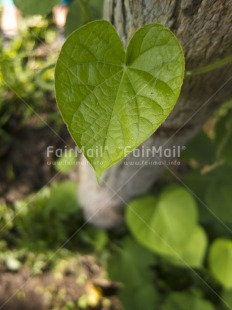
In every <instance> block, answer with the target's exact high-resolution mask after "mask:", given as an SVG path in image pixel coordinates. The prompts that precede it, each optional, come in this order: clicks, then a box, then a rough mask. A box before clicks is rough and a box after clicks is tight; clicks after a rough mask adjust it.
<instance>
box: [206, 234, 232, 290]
mask: <svg viewBox="0 0 232 310" xmlns="http://www.w3.org/2000/svg"><path fill="white" fill-rule="evenodd" d="M209 267H210V270H211V272H212V274H213V275H214V277H215V278H216V279H217V280H218V282H220V283H221V285H223V287H225V288H227V289H230V288H232V241H231V240H227V239H217V240H215V241H214V242H213V243H212V245H211V246H210V251H209Z"/></svg>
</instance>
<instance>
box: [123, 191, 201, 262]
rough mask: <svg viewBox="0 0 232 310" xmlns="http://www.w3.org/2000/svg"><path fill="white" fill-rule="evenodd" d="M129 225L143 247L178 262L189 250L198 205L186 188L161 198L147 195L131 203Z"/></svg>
mask: <svg viewBox="0 0 232 310" xmlns="http://www.w3.org/2000/svg"><path fill="white" fill-rule="evenodd" d="M126 222H127V224H128V226H129V228H130V230H131V232H132V234H133V235H134V237H135V238H136V239H137V240H138V241H139V242H140V243H141V244H143V245H144V246H145V247H147V248H149V249H150V250H152V251H154V252H156V253H159V254H161V255H164V256H168V257H169V258H172V257H174V258H175V260H176V258H177V257H178V258H182V253H183V252H184V251H187V249H186V247H187V245H188V242H189V241H190V239H191V238H190V237H191V235H192V234H193V233H194V230H195V228H196V227H197V226H196V225H197V206H196V203H195V201H194V199H193V197H192V195H191V194H190V193H189V192H188V191H187V190H186V189H184V188H181V187H170V188H167V189H166V190H165V191H163V192H162V193H161V195H160V196H159V197H158V198H156V197H153V196H146V197H142V198H139V199H136V200H134V201H132V202H131V203H130V204H129V206H128V208H127V210H126Z"/></svg>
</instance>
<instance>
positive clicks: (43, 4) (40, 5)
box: [14, 0, 60, 15]
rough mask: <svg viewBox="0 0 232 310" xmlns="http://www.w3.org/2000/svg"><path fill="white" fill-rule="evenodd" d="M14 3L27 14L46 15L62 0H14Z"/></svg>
mask: <svg viewBox="0 0 232 310" xmlns="http://www.w3.org/2000/svg"><path fill="white" fill-rule="evenodd" d="M14 3H15V5H16V6H17V8H18V9H19V10H20V11H21V12H23V14H25V15H46V14H48V13H50V12H51V11H52V8H53V7H54V6H55V5H57V4H59V3H60V0H46V1H45V0H41V1H38V0H26V1H25V0H14Z"/></svg>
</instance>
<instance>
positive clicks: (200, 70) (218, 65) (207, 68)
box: [185, 55, 232, 77]
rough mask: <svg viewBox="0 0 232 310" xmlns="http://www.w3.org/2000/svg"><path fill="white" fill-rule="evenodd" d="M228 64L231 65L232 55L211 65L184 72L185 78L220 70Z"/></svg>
mask: <svg viewBox="0 0 232 310" xmlns="http://www.w3.org/2000/svg"><path fill="white" fill-rule="evenodd" d="M229 63H232V55H229V56H228V57H225V58H223V59H221V60H218V61H216V62H214V63H212V64H209V65H207V66H203V67H199V68H196V69H192V70H189V71H186V73H185V76H186V77H188V76H193V75H199V74H203V73H206V72H209V71H213V70H215V69H218V68H221V67H222V66H225V65H227V64H229Z"/></svg>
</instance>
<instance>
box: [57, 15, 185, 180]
mask: <svg viewBox="0 0 232 310" xmlns="http://www.w3.org/2000/svg"><path fill="white" fill-rule="evenodd" d="M183 76H184V57H183V52H182V49H181V46H180V44H179V42H178V41H177V39H176V38H175V36H174V35H173V33H172V32H171V31H170V30H168V29H167V28H165V27H164V26H162V25H158V24H150V25H147V26H145V27H143V28H141V29H139V30H138V31H137V32H136V33H135V34H134V36H133V38H132V39H131V41H130V43H129V46H128V48H127V51H126V52H125V51H124V48H123V45H122V42H121V40H120V39H119V37H118V35H117V33H116V31H115V29H114V27H113V26H112V25H111V24H110V23H109V22H107V21H95V22H92V23H89V24H87V25H85V26H83V27H81V28H79V29H78V30H77V31H75V32H74V33H73V34H71V35H70V37H69V38H68V39H67V40H66V42H65V44H64V45H63V47H62V50H61V53H60V55H59V59H58V61H57V65H56V71H55V88H56V98H57V102H58V106H59V109H60V112H61V114H62V116H63V119H64V121H65V123H66V124H67V126H68V129H69V131H70V133H71V135H72V137H73V139H74V140H75V142H76V143H77V145H78V146H79V147H80V148H82V151H83V153H84V155H85V156H86V158H87V159H88V160H89V162H90V163H91V165H92V166H93V168H94V169H95V172H96V174H97V176H98V177H99V176H100V175H101V174H102V173H103V172H104V171H105V170H106V169H107V168H109V167H110V166H112V165H113V164H114V163H116V162H118V161H120V160H121V159H122V158H123V157H125V156H126V155H127V154H128V153H129V152H131V151H132V150H134V149H135V148H136V147H137V146H139V145H140V144H141V143H142V142H143V141H145V140H146V139H147V138H148V137H149V136H150V135H151V134H152V133H153V132H154V131H155V130H156V129H157V128H158V127H159V126H160V124H161V123H162V122H163V121H164V120H165V119H166V117H167V116H168V115H169V113H170V112H171V110H172V109H173V107H174V105H175V103H176V100H177V98H178V95H179V93H180V88H181V85H182V82H183Z"/></svg>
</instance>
